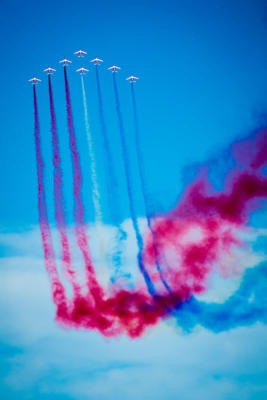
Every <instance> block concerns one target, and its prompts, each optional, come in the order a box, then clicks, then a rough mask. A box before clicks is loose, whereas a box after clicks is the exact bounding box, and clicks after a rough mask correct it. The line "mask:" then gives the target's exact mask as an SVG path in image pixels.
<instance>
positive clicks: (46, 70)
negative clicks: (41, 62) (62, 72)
mask: <svg viewBox="0 0 267 400" xmlns="http://www.w3.org/2000/svg"><path fill="white" fill-rule="evenodd" d="M44 72H47V75H52V74H53V72H56V70H55V69H54V68H50V67H48V68H46V69H44Z"/></svg>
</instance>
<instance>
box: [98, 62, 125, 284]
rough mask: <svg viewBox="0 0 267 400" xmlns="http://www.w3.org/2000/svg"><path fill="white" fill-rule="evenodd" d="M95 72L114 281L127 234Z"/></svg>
mask: <svg viewBox="0 0 267 400" xmlns="http://www.w3.org/2000/svg"><path fill="white" fill-rule="evenodd" d="M95 72H96V86H97V95H98V108H99V119H100V126H101V131H102V136H103V142H104V151H105V157H104V165H105V168H106V176H107V188H108V196H109V204H110V212H111V218H112V222H113V224H114V225H115V226H116V229H117V232H116V234H115V243H117V245H116V248H115V253H114V255H113V262H114V266H115V268H116V270H115V279H116V276H117V275H119V274H120V272H121V271H120V266H121V256H122V251H123V243H122V242H123V241H124V240H125V239H126V237H127V234H126V232H125V231H124V230H123V229H122V227H121V226H120V215H119V210H120V201H119V198H120V196H119V191H118V182H117V179H116V174H115V171H114V162H113V158H112V153H111V148H110V142H109V138H108V134H107V127H106V122H105V116H104V109H103V100H102V92H101V85H100V79H99V71H98V66H97V65H96V66H95Z"/></svg>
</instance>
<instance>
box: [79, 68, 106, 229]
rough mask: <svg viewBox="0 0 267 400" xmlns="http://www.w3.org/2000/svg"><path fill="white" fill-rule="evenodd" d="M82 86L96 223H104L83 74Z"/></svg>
mask: <svg viewBox="0 0 267 400" xmlns="http://www.w3.org/2000/svg"><path fill="white" fill-rule="evenodd" d="M81 84H82V95H83V109H84V121H85V130H86V136H87V142H88V148H89V156H90V171H91V179H92V185H93V203H94V209H95V214H96V222H98V223H102V212H101V206H100V193H99V188H98V183H97V175H96V164H95V154H94V149H93V143H92V136H91V132H90V126H89V121H88V111H87V99H86V94H85V87H84V79H83V75H82V74H81Z"/></svg>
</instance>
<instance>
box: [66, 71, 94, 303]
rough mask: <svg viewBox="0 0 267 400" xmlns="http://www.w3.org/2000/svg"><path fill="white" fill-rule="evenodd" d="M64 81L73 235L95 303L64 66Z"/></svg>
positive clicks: (91, 266)
mask: <svg viewBox="0 0 267 400" xmlns="http://www.w3.org/2000/svg"><path fill="white" fill-rule="evenodd" d="M64 79H65V92H66V106H67V117H68V129H69V140H70V149H71V157H72V168H73V189H74V219H75V234H76V239H77V244H78V246H79V249H80V251H81V253H82V256H83V259H84V263H85V268H86V272H87V279H88V286H89V290H90V292H91V294H92V295H93V297H94V299H95V301H96V300H98V299H99V297H100V296H101V295H102V289H101V288H100V286H99V284H98V282H97V279H96V275H95V271H94V268H93V265H92V260H91V255H90V250H89V245H88V240H87V235H86V228H85V223H84V209H83V204H82V197H81V180H82V177H81V168H80V160H79V153H78V150H77V145H76V138H75V133H74V126H73V119H72V111H71V101H70V91H69V83H68V78H67V70H66V66H64Z"/></svg>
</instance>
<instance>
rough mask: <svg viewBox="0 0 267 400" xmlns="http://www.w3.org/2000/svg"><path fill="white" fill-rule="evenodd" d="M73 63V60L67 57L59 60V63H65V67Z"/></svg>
mask: <svg viewBox="0 0 267 400" xmlns="http://www.w3.org/2000/svg"><path fill="white" fill-rule="evenodd" d="M71 63H72V61H70V60H67V59H66V58H64V60H61V61H59V64H63V65H64V67H65V66H66V65H69V64H71Z"/></svg>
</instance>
